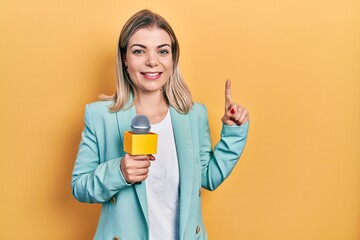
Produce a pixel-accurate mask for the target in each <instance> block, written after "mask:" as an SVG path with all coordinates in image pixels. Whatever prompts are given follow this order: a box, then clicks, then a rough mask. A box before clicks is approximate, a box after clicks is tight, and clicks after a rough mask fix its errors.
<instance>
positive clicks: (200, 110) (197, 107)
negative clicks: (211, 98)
mask: <svg viewBox="0 0 360 240" xmlns="http://www.w3.org/2000/svg"><path fill="white" fill-rule="evenodd" d="M189 113H192V114H196V115H200V116H201V115H207V110H206V107H205V105H204V104H202V103H198V102H195V103H194V105H193V107H192V108H191V110H190V112H189Z"/></svg>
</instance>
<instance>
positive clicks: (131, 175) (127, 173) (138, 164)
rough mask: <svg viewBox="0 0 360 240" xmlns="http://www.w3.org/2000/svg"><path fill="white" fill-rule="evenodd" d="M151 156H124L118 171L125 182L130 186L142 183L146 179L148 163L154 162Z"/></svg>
mask: <svg viewBox="0 0 360 240" xmlns="http://www.w3.org/2000/svg"><path fill="white" fill-rule="evenodd" d="M154 160H155V157H154V156H153V155H130V154H127V153H126V154H125V156H124V157H123V159H122V160H121V163H120V170H121V172H122V174H123V176H124V178H125V180H126V182H128V183H130V184H132V183H136V182H141V181H144V180H145V179H146V178H147V177H148V173H149V167H150V165H151V162H150V161H154Z"/></svg>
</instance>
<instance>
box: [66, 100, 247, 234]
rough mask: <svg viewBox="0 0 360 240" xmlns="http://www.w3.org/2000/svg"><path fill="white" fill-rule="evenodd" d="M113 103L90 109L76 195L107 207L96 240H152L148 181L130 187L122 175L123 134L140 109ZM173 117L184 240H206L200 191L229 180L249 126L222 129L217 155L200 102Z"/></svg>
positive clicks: (77, 170) (74, 185)
mask: <svg viewBox="0 0 360 240" xmlns="http://www.w3.org/2000/svg"><path fill="white" fill-rule="evenodd" d="M110 104H111V102H107V101H100V102H95V103H92V104H89V105H87V106H86V111H85V127H84V130H83V132H82V139H81V143H80V146H79V151H78V155H77V158H76V162H75V165H74V169H73V173H72V182H71V185H72V193H73V195H74V197H75V198H76V199H77V200H79V201H80V202H87V203H101V204H102V210H101V214H100V218H99V222H98V227H97V230H96V234H95V237H94V239H99V240H107V239H113V240H116V239H121V240H148V239H149V233H148V224H149V219H148V206H147V200H146V182H142V183H141V184H128V183H127V182H126V181H125V179H124V177H123V176H122V173H121V171H120V161H121V159H122V157H123V156H124V155H125V152H124V150H123V133H124V131H129V130H131V127H130V125H131V120H132V119H133V117H134V116H135V114H136V113H135V107H130V108H129V109H127V110H122V111H118V112H116V113H112V112H110V111H109V110H108V106H109V105H110ZM170 114H171V120H172V125H173V131H174V136H175V144H176V150H177V155H178V162H179V166H178V167H179V174H180V221H179V223H180V226H179V228H178V229H179V238H180V240H189V239H202V240H204V239H207V235H206V231H205V228H204V223H203V218H202V214H201V188H202V187H203V188H205V189H208V190H214V189H216V188H217V187H218V186H219V185H220V184H221V183H222V182H223V181H224V180H225V179H226V178H227V177H228V176H229V174H230V172H231V171H232V169H233V168H234V166H235V164H236V163H237V161H238V159H239V157H240V155H241V153H242V151H243V149H244V146H245V142H246V137H247V132H248V123H246V124H244V125H242V126H236V125H235V126H227V125H223V126H222V131H221V139H220V141H219V142H218V143H217V145H216V146H215V148H214V151H213V150H212V146H211V140H210V131H209V124H208V118H207V112H206V108H205V107H204V105H202V104H198V103H195V104H194V105H193V107H192V110H191V111H190V112H189V113H188V114H181V113H179V112H177V111H176V110H175V109H174V108H172V107H170ZM159 147H161V146H159Z"/></svg>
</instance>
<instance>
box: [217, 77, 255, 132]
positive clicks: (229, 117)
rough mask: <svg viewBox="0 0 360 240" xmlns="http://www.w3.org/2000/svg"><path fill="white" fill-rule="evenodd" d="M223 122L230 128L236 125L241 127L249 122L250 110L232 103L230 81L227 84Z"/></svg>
mask: <svg viewBox="0 0 360 240" xmlns="http://www.w3.org/2000/svg"><path fill="white" fill-rule="evenodd" d="M221 121H222V122H223V124H225V125H229V126H232V125H235V124H236V125H238V126H240V125H243V124H245V123H247V122H248V121H249V112H248V110H247V109H246V108H245V107H243V106H241V105H238V104H237V103H232V102H231V81H230V80H229V79H228V80H226V83H225V113H224V116H223V117H222V118H221Z"/></svg>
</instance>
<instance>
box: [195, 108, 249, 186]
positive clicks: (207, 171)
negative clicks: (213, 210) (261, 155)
mask: <svg viewBox="0 0 360 240" xmlns="http://www.w3.org/2000/svg"><path fill="white" fill-rule="evenodd" d="M204 111H205V116H204V131H203V136H204V137H203V138H202V143H201V145H200V161H201V170H202V180H201V185H202V187H204V188H206V189H208V190H215V189H216V188H217V187H218V186H219V185H220V184H221V183H222V182H223V181H224V180H225V179H226V178H227V177H228V176H229V175H230V173H231V171H232V170H233V168H234V167H235V165H236V163H237V162H238V160H239V158H240V156H241V154H242V152H243V150H244V147H245V143H246V140H247V134H248V129H249V122H247V123H245V124H243V125H241V126H237V125H234V126H228V125H225V124H223V126H222V130H221V134H220V141H219V142H218V143H217V144H216V145H215V148H214V151H212V146H211V139H210V130H209V122H208V117H207V112H206V108H205V107H204Z"/></svg>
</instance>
